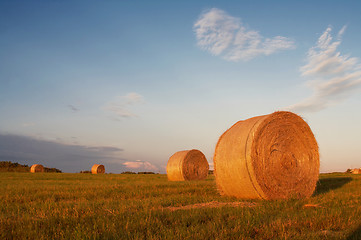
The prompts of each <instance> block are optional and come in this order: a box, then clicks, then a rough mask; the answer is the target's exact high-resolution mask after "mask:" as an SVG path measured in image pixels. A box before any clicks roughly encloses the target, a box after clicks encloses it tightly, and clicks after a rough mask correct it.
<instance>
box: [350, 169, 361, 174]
mask: <svg viewBox="0 0 361 240" xmlns="http://www.w3.org/2000/svg"><path fill="white" fill-rule="evenodd" d="M352 173H353V174H360V173H361V170H360V169H359V168H355V169H354V170H353V171H352Z"/></svg>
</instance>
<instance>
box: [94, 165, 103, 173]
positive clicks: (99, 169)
mask: <svg viewBox="0 0 361 240" xmlns="http://www.w3.org/2000/svg"><path fill="white" fill-rule="evenodd" d="M99 173H105V167H104V165H100V164H94V165H93V167H92V174H99Z"/></svg>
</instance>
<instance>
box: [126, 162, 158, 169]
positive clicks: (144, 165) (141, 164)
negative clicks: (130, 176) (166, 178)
mask: <svg viewBox="0 0 361 240" xmlns="http://www.w3.org/2000/svg"><path fill="white" fill-rule="evenodd" d="M123 166H124V167H126V168H129V169H131V170H137V171H138V172H144V171H154V172H157V171H159V168H158V167H156V166H155V165H153V164H152V163H150V162H147V161H141V160H136V161H132V162H124V163H123Z"/></svg>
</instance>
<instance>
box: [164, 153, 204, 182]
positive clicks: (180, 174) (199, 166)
mask: <svg viewBox="0 0 361 240" xmlns="http://www.w3.org/2000/svg"><path fill="white" fill-rule="evenodd" d="M208 170H209V165H208V162H207V159H206V157H205V156H204V154H203V153H202V152H201V151H199V150H196V149H192V150H185V151H179V152H176V153H175V154H173V155H172V156H171V157H170V158H169V160H168V164H167V176H168V180H169V181H187V180H202V179H205V178H206V177H207V176H208Z"/></svg>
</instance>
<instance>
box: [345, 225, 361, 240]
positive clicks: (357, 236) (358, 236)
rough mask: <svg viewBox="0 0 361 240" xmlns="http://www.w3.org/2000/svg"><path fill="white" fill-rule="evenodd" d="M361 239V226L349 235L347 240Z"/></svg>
mask: <svg viewBox="0 0 361 240" xmlns="http://www.w3.org/2000/svg"><path fill="white" fill-rule="evenodd" d="M358 239H361V225H360V226H359V227H358V228H357V229H356V230H355V231H354V232H353V233H351V235H349V236H348V237H347V238H346V240H358Z"/></svg>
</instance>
